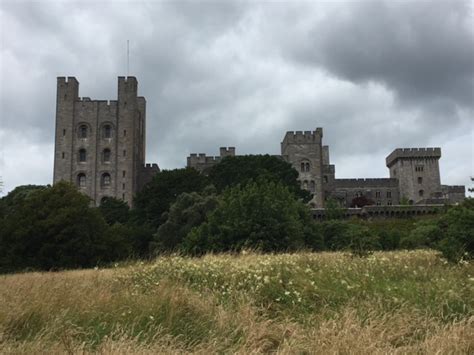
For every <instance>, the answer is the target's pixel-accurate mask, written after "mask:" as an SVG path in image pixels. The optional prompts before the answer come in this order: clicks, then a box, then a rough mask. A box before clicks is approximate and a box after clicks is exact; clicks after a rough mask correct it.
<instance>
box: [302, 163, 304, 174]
mask: <svg viewBox="0 0 474 355" xmlns="http://www.w3.org/2000/svg"><path fill="white" fill-rule="evenodd" d="M301 172H304V163H301Z"/></svg>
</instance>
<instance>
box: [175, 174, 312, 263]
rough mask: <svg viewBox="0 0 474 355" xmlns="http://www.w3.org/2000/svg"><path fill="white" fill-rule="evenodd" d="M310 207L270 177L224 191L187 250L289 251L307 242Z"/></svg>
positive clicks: (188, 241)
mask: <svg viewBox="0 0 474 355" xmlns="http://www.w3.org/2000/svg"><path fill="white" fill-rule="evenodd" d="M308 223H312V221H311V219H310V215H309V209H308V207H307V206H306V205H304V204H303V203H302V202H300V201H298V200H296V198H295V196H294V194H293V193H291V192H290V190H289V189H288V187H286V186H284V185H283V184H282V183H277V182H273V181H267V180H262V179H261V180H259V181H258V182H249V183H247V184H246V185H244V186H241V185H237V186H234V187H232V188H229V189H227V190H225V191H224V193H223V194H222V195H221V196H220V197H219V201H218V206H217V208H216V209H215V210H214V212H212V213H211V214H210V215H209V217H208V221H207V222H204V223H203V224H201V225H200V226H199V227H197V228H193V229H192V230H191V232H190V233H189V234H188V235H187V236H186V238H185V240H184V242H183V248H184V250H185V251H187V252H190V253H192V254H201V253H205V252H208V251H212V252H221V251H231V250H232V251H239V250H241V249H245V248H250V249H258V250H260V251H263V252H270V251H286V250H295V249H298V248H301V247H303V246H304V244H305V232H306V231H307V228H306V226H305V224H308Z"/></svg>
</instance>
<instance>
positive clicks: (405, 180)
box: [187, 128, 465, 208]
mask: <svg viewBox="0 0 474 355" xmlns="http://www.w3.org/2000/svg"><path fill="white" fill-rule="evenodd" d="M322 140H323V129H322V128H317V129H316V130H315V131H312V132H311V131H305V132H301V131H296V132H286V134H285V137H284V138H283V141H282V142H281V155H280V156H279V157H280V158H281V159H283V160H285V161H287V162H288V163H290V164H291V165H292V166H293V167H294V168H295V169H296V170H297V171H298V172H299V177H298V180H299V182H300V184H301V187H302V188H303V189H305V190H308V191H309V192H310V193H311V194H312V196H313V198H312V200H311V202H310V204H311V206H312V207H314V208H324V206H325V201H327V200H328V199H330V198H331V199H334V200H336V201H338V202H339V204H340V205H341V206H344V207H354V206H353V201H354V199H356V198H357V197H365V198H366V199H368V200H371V201H373V202H374V204H375V205H377V206H393V205H399V204H400V203H401V202H402V200H406V202H407V203H409V204H430V205H432V204H444V203H457V202H460V201H462V200H463V199H464V197H465V187H464V186H447V185H441V181H440V174H439V164H438V160H439V159H440V158H441V148H406V149H395V150H394V151H393V152H392V153H391V154H390V155H389V156H388V157H387V159H386V164H387V167H388V168H389V171H390V177H389V178H371V179H336V177H335V173H336V167H335V165H334V164H331V162H330V160H329V147H328V146H327V145H323V144H322ZM226 156H235V148H234V147H230V148H220V156H218V157H212V156H211V157H209V156H206V154H203V153H201V154H191V155H190V156H189V157H188V158H187V166H188V167H191V168H195V169H197V170H199V171H201V172H204V173H205V172H206V171H207V170H208V169H209V168H211V167H212V166H214V165H215V164H217V163H219V161H220V160H221V159H222V158H224V157H226Z"/></svg>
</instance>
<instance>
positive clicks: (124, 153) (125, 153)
mask: <svg viewBox="0 0 474 355" xmlns="http://www.w3.org/2000/svg"><path fill="white" fill-rule="evenodd" d="M126 155H127V151H126V150H125V149H124V150H123V156H124V157H125V156H126Z"/></svg>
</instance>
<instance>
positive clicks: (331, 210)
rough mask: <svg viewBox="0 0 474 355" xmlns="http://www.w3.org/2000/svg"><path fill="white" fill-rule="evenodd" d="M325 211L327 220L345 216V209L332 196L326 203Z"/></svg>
mask: <svg viewBox="0 0 474 355" xmlns="http://www.w3.org/2000/svg"><path fill="white" fill-rule="evenodd" d="M324 212H325V217H326V219H327V220H333V219H342V218H344V213H345V209H344V208H342V207H341V206H340V204H339V203H338V202H337V201H336V200H334V199H332V198H330V199H328V200H327V201H326V203H325V211H324Z"/></svg>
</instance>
